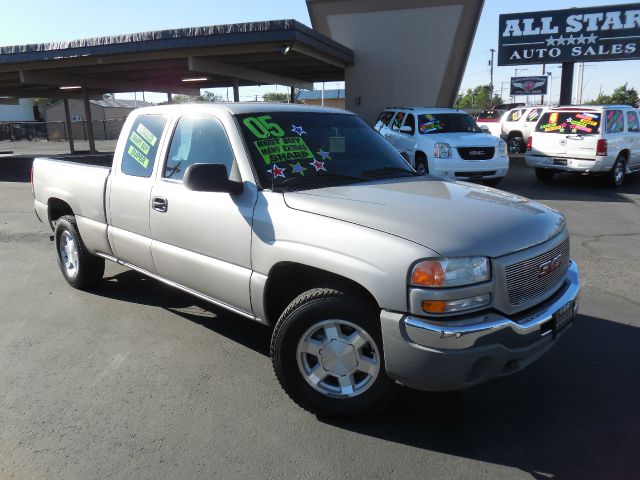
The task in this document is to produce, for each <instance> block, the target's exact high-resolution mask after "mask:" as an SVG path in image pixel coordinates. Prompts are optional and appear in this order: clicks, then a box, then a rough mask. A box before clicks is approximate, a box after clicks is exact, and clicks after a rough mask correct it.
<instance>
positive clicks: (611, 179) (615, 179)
mask: <svg viewBox="0 0 640 480" xmlns="http://www.w3.org/2000/svg"><path fill="white" fill-rule="evenodd" d="M626 177H627V160H626V158H624V156H623V155H618V158H616V161H615V162H613V167H611V170H609V172H607V174H606V175H605V177H604V179H605V184H606V185H607V186H608V187H611V188H618V187H620V186H622V184H623V183H624V179H625V178H626Z"/></svg>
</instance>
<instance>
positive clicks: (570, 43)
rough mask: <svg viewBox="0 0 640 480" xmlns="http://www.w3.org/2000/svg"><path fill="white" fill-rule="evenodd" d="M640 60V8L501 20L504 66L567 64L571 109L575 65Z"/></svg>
mask: <svg viewBox="0 0 640 480" xmlns="http://www.w3.org/2000/svg"><path fill="white" fill-rule="evenodd" d="M631 59H640V3H632V4H626V5H607V6H601V7H590V8H572V9H568V10H552V11H543V12H527V13H509V14H505V15H500V32H499V38H498V65H500V66H507V65H531V64H540V63H542V64H544V63H561V64H562V82H561V87H560V103H562V104H570V103H571V93H572V84H573V65H574V63H575V62H602V61H607V60H631Z"/></svg>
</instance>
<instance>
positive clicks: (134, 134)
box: [107, 115, 167, 273]
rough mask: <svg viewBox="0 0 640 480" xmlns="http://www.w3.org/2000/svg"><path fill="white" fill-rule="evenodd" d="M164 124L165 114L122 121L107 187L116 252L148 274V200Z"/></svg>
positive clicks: (113, 244) (110, 221) (149, 231)
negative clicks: (122, 124) (123, 123)
mask: <svg viewBox="0 0 640 480" xmlns="http://www.w3.org/2000/svg"><path fill="white" fill-rule="evenodd" d="M166 123H167V117H166V116H165V115H140V116H138V117H135V118H134V119H133V121H131V122H130V121H127V122H126V123H125V125H124V127H123V129H122V133H121V134H120V135H121V138H122V140H121V141H119V142H118V147H117V149H116V152H115V156H114V171H113V172H112V174H111V176H110V177H109V185H108V187H107V195H108V198H107V218H108V224H109V229H108V232H109V240H110V242H111V245H112V247H113V249H114V253H115V255H116V256H117V257H118V258H119V259H120V260H124V261H125V262H129V263H131V264H133V265H135V266H137V267H140V268H142V269H144V270H147V271H149V272H151V273H155V267H154V264H153V260H152V257H151V230H150V228H149V202H150V198H151V188H152V186H153V180H154V179H153V176H152V173H153V170H154V165H155V163H156V156H157V155H158V152H159V151H160V144H161V143H162V141H163V135H162V134H163V131H164V128H165V125H166Z"/></svg>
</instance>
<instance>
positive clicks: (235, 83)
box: [233, 77, 240, 102]
mask: <svg viewBox="0 0 640 480" xmlns="http://www.w3.org/2000/svg"><path fill="white" fill-rule="evenodd" d="M233 101H234V102H239V101H240V82H239V81H238V78H237V77H236V78H234V79H233Z"/></svg>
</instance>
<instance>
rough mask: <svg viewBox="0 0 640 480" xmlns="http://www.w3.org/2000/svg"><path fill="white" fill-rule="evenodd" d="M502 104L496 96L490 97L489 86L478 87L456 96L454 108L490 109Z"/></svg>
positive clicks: (500, 99)
mask: <svg viewBox="0 0 640 480" xmlns="http://www.w3.org/2000/svg"><path fill="white" fill-rule="evenodd" d="M501 103H503V100H502V98H500V97H499V96H498V95H494V96H493V97H491V85H479V86H477V87H476V88H474V89H473V90H472V89H468V90H467V91H466V93H464V94H460V95H458V98H457V99H456V103H455V107H456V108H483V109H484V108H491V107H493V106H494V105H499V104H501Z"/></svg>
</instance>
